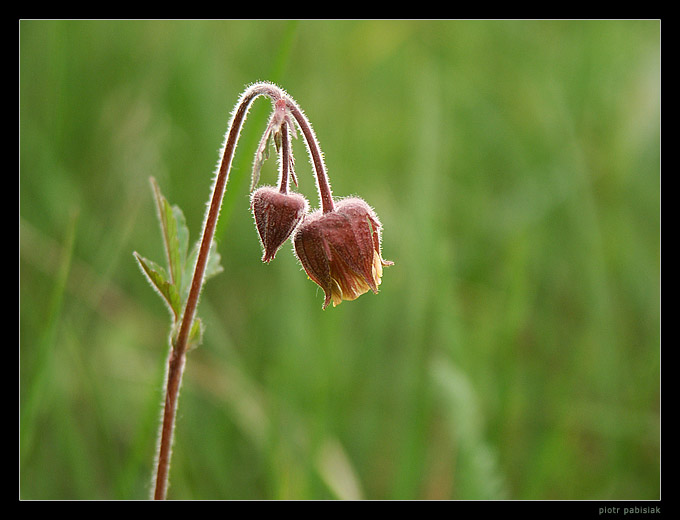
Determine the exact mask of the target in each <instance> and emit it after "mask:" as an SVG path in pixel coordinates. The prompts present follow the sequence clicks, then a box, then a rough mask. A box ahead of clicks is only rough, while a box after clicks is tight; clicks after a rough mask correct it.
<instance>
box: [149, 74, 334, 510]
mask: <svg viewBox="0 0 680 520" xmlns="http://www.w3.org/2000/svg"><path fill="white" fill-rule="evenodd" d="M261 95H265V96H268V97H269V98H270V99H271V100H272V102H273V103H274V106H275V110H276V109H279V110H280V109H281V108H282V106H283V104H284V103H285V107H287V108H288V110H289V111H290V113H291V114H292V115H293V117H295V120H296V122H297V124H298V126H299V127H300V129H301V130H302V133H303V135H304V136H305V140H306V143H307V148H308V151H309V154H310V157H311V158H312V162H313V165H314V169H315V171H316V176H317V185H318V189H319V195H320V198H321V203H322V207H323V211H324V212H328V211H332V210H333V209H334V206H333V198H332V196H331V190H330V185H329V183H328V178H327V176H326V172H325V168H324V163H323V156H322V155H321V150H320V148H319V144H318V142H317V141H316V136H315V135H314V131H313V130H312V127H311V125H310V124H309V122H308V121H307V119H306V117H305V115H304V114H303V113H302V111H301V110H300V108H299V107H298V106H297V104H296V103H295V102H294V101H293V100H292V99H290V98H289V97H288V96H287V95H286V94H285V92H283V91H282V90H281V89H280V88H278V87H277V86H275V85H272V84H270V83H256V84H254V85H251V86H250V87H249V88H247V89H246V90H245V91H244V93H243V94H242V95H241V98H240V100H239V101H238V103H237V104H236V107H235V109H234V112H233V115H232V119H231V122H230V123H229V129H228V130H227V135H226V138H225V142H224V146H223V149H222V160H221V162H220V166H219V169H218V171H217V174H216V177H215V181H214V184H213V189H212V197H211V201H210V206H209V207H208V210H207V213H206V216H205V221H204V224H203V235H202V238H201V245H200V248H199V253H198V257H197V260H196V266H195V268H194V275H193V279H192V281H191V288H190V290H189V296H188V298H187V301H186V305H185V308H184V312H183V314H182V321H181V324H180V327H179V332H178V334H177V338H176V340H175V341H174V342H173V344H172V348H171V350H170V354H169V356H168V361H167V372H166V394H165V401H164V406H163V421H162V426H161V431H160V438H159V444H158V455H157V458H156V481H155V486H154V495H153V497H154V499H156V500H162V499H165V498H166V495H167V489H168V474H169V468H170V456H171V451H172V439H173V433H174V425H175V418H176V412H177V400H178V397H179V389H180V386H181V383H182V375H183V372H184V365H185V358H186V350H187V341H188V338H189V332H190V331H191V327H192V325H193V322H194V317H195V314H196V308H197V306H198V299H199V296H200V293H201V289H202V287H203V276H204V274H205V269H206V265H207V263H208V256H209V252H210V246H211V244H212V241H213V238H214V235H215V229H216V227H217V219H218V217H219V212H220V207H221V206H222V199H223V198H224V192H225V188H226V185H227V180H228V178H229V171H230V169H231V163H232V159H233V157H234V150H235V149H236V143H237V142H238V138H239V135H240V132H241V127H242V125H243V122H244V121H245V118H246V116H247V114H248V108H249V106H250V103H251V102H252V101H253V100H254V99H255V98H256V97H258V96H261ZM282 125H283V127H284V132H283V139H282V143H283V152H284V155H285V157H283V172H282V173H283V179H282V184H283V183H285V185H286V187H287V174H288V168H289V164H288V160H289V158H288V154H289V153H290V150H289V143H288V137H287V135H286V133H287V132H286V130H287V129H286V127H285V125H286V123H285V121H284V122H283V123H282Z"/></svg>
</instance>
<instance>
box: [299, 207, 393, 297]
mask: <svg viewBox="0 0 680 520" xmlns="http://www.w3.org/2000/svg"><path fill="white" fill-rule="evenodd" d="M380 227H381V226H380V221H379V220H378V217H377V216H376V214H375V213H374V211H373V210H372V209H371V207H370V206H369V205H368V204H366V202H364V201H363V200H362V199H359V198H347V199H343V200H341V201H339V202H337V203H336V205H335V209H334V210H333V211H329V212H326V213H323V212H322V211H321V210H318V211H315V212H314V213H312V214H310V215H307V216H306V217H305V219H304V221H303V222H302V223H301V224H300V225H299V226H298V228H297V230H296V232H295V235H294V236H293V243H294V245H295V253H296V255H297V257H298V259H299V260H300V263H301V264H302V267H303V268H304V269H305V271H306V272H307V275H308V276H309V278H310V279H311V280H312V281H314V282H315V283H317V284H318V285H319V286H320V287H321V288H322V289H323V290H324V293H325V296H326V297H325V301H324V304H323V308H324V309H325V308H326V307H327V306H328V304H329V303H330V302H331V301H332V302H333V306H334V307H335V306H336V305H338V304H339V303H341V302H342V301H343V300H354V299H356V298H358V297H359V296H361V295H362V294H364V293H365V292H367V291H368V290H369V289H371V290H372V291H373V292H374V293H376V294H377V292H378V285H380V282H381V278H382V268H383V266H387V265H392V264H393V262H389V261H387V260H383V259H382V257H381V255H380Z"/></svg>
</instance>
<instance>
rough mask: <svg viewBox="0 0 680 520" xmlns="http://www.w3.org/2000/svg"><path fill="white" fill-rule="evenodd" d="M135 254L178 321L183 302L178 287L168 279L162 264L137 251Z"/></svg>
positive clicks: (144, 271)
mask: <svg viewBox="0 0 680 520" xmlns="http://www.w3.org/2000/svg"><path fill="white" fill-rule="evenodd" d="M134 255H135V258H136V259H137V262H139V265H140V267H141V268H142V272H143V273H144V274H145V275H146V278H147V279H148V280H149V281H150V282H151V285H152V286H153V287H154V288H155V289H156V290H157V291H158V294H160V295H161V297H162V298H163V300H164V301H165V303H166V304H167V306H168V308H169V309H170V312H172V314H173V317H174V319H175V321H177V319H178V317H179V315H180V313H181V302H180V297H179V291H178V290H177V287H176V286H175V285H174V284H173V283H172V282H170V281H169V280H168V275H167V273H166V271H165V269H163V268H162V267H161V266H160V265H158V264H156V263H155V262H152V261H151V260H148V259H147V258H144V257H142V256H141V255H139V254H138V253H137V252H135V253H134Z"/></svg>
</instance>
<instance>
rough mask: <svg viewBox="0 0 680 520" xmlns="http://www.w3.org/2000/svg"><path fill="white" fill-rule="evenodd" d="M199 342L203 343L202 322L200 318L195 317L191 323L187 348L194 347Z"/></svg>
mask: <svg viewBox="0 0 680 520" xmlns="http://www.w3.org/2000/svg"><path fill="white" fill-rule="evenodd" d="M201 343H203V322H202V321H201V318H196V319H195V320H194V323H193V324H192V325H191V330H190V331H189V339H187V349H188V350H190V349H195V348H196V347H198V346H199V345H200V344H201Z"/></svg>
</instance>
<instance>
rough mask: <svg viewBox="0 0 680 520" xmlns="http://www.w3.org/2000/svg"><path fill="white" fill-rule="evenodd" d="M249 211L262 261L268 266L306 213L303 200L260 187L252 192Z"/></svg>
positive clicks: (274, 189) (304, 200)
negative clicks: (261, 248) (260, 242)
mask: <svg viewBox="0 0 680 520" xmlns="http://www.w3.org/2000/svg"><path fill="white" fill-rule="evenodd" d="M250 207H251V209H252V211H253V216H254V217H255V226H256V227H257V231H258V233H259V234H260V240H261V241H262V247H263V248H264V254H263V256H262V261H263V262H267V263H269V261H271V260H272V259H273V258H274V256H275V255H276V252H277V251H278V250H279V248H280V247H281V246H282V245H283V243H284V242H285V241H286V240H287V239H288V237H289V236H290V235H291V233H292V232H293V230H294V229H295V228H296V226H297V225H298V224H299V222H300V220H302V217H303V216H304V215H305V213H307V199H305V198H304V197H303V196H302V195H300V194H299V193H281V191H280V190H278V189H276V188H274V187H272V186H263V187H261V188H258V189H257V190H255V191H254V192H253V195H252V197H251V199H250Z"/></svg>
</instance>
